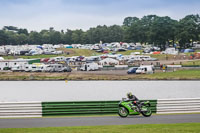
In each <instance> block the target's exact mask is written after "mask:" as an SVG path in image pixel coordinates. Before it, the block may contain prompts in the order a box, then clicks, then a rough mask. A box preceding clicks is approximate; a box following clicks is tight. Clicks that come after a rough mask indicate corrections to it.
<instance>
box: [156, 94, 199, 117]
mask: <svg viewBox="0 0 200 133" xmlns="http://www.w3.org/2000/svg"><path fill="white" fill-rule="evenodd" d="M197 112H200V98H184V99H183V98H182V99H180V98H179V99H159V100H157V114H169V113H197Z"/></svg>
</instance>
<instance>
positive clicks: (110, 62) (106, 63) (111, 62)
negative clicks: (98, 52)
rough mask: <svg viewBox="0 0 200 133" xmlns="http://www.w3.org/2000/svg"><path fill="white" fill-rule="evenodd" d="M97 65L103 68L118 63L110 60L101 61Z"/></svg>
mask: <svg viewBox="0 0 200 133" xmlns="http://www.w3.org/2000/svg"><path fill="white" fill-rule="evenodd" d="M99 63H100V64H101V65H103V66H110V65H119V61H118V60H115V59H112V58H106V59H103V60H101V61H100V62H99Z"/></svg>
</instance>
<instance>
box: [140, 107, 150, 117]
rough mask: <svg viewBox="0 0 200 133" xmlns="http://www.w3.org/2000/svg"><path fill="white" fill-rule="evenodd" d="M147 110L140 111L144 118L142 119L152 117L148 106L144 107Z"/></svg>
mask: <svg viewBox="0 0 200 133" xmlns="http://www.w3.org/2000/svg"><path fill="white" fill-rule="evenodd" d="M146 108H147V111H141V114H142V115H143V116H144V117H150V116H151V115H152V111H151V108H150V106H148V107H146Z"/></svg>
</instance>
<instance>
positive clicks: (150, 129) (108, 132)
mask: <svg viewBox="0 0 200 133" xmlns="http://www.w3.org/2000/svg"><path fill="white" fill-rule="evenodd" d="M0 132H1V133H122V132H124V133H199V132H200V123H184V124H138V125H119V126H117V125H114V126H82V127H48V128H9V129H0Z"/></svg>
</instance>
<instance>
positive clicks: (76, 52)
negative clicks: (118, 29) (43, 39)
mask: <svg viewBox="0 0 200 133" xmlns="http://www.w3.org/2000/svg"><path fill="white" fill-rule="evenodd" d="M57 50H62V51H63V52H64V54H62V55H33V56H10V55H9V56H3V58H4V59H15V58H24V59H33V58H50V57H57V56H65V57H71V56H94V55H99V54H100V53H97V52H95V51H92V50H88V49H67V48H61V49H57Z"/></svg>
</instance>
